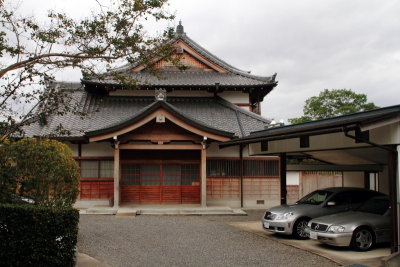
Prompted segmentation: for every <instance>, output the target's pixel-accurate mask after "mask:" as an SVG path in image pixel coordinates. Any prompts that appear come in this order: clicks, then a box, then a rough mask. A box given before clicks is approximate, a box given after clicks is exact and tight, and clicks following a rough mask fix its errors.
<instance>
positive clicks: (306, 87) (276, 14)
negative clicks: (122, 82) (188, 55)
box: [22, 0, 400, 120]
mask: <svg viewBox="0 0 400 267" xmlns="http://www.w3.org/2000/svg"><path fill="white" fill-rule="evenodd" d="M103 1H104V0H103ZM22 2H23V8H25V9H26V10H29V12H35V14H36V15H37V14H39V15H40V14H42V13H41V12H43V11H45V10H47V9H49V8H53V9H61V10H64V11H66V12H67V13H74V14H75V15H76V16H84V15H86V12H87V10H88V9H89V7H90V6H91V5H93V3H95V1H94V0H79V1H78V0H69V1H67V0H35V1H34V0H24V1H22ZM169 10H170V11H172V12H174V11H175V13H176V20H175V21H174V22H171V23H170V24H169V25H170V26H176V25H177V24H178V21H179V20H182V24H183V26H184V29H185V32H186V33H187V35H188V36H189V37H190V38H192V39H193V40H195V41H196V42H197V43H199V44H200V45H202V46H203V47H205V48H206V49H208V50H209V51H210V52H212V53H213V54H215V55H216V56H218V57H220V58H221V59H223V60H225V61H226V62H228V63H230V64H231V65H233V66H235V67H237V68H239V69H243V70H248V71H251V72H252V73H253V74H257V75H262V76H270V75H272V74H274V73H275V72H276V73H277V80H278V81H279V83H278V86H277V87H275V89H274V90H273V91H272V92H271V93H270V94H269V95H267V96H266V98H265V100H264V102H263V105H262V115H263V116H265V117H268V118H274V119H276V120H280V119H285V120H286V119H288V118H293V117H297V116H300V115H301V114H302V109H303V105H304V101H305V100H306V99H307V98H309V97H311V96H314V95H318V94H319V92H320V91H321V90H323V89H325V88H327V89H342V88H346V89H353V90H354V91H356V92H357V93H364V94H367V96H368V100H369V101H372V102H374V103H375V104H376V105H378V106H381V107H384V106H390V105H396V104H400V101H399V95H400V93H399V91H400V90H399V89H400V1H398V0H384V1H382V0H323V1H321V0H301V1H298V0H279V1H278V0H249V1H243V0H197V1H195V0H170V7H169ZM59 78H60V79H62V80H75V81H78V80H79V78H80V77H79V76H73V75H72V76H71V75H69V74H68V75H63V74H60V76H59Z"/></svg>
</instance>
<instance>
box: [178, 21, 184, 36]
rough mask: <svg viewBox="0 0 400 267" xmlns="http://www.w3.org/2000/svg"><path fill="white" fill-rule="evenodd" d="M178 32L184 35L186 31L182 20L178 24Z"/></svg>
mask: <svg viewBox="0 0 400 267" xmlns="http://www.w3.org/2000/svg"><path fill="white" fill-rule="evenodd" d="M176 33H177V34H178V36H179V35H184V34H185V32H184V30H183V26H182V20H180V21H179V25H178V26H176Z"/></svg>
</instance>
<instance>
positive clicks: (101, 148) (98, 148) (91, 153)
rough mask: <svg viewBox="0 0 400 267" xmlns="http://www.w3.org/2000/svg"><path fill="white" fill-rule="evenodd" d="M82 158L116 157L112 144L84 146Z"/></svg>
mask: <svg viewBox="0 0 400 267" xmlns="http://www.w3.org/2000/svg"><path fill="white" fill-rule="evenodd" d="M82 157H114V149H113V148H112V147H111V144H110V143H107V142H105V143H89V144H82Z"/></svg>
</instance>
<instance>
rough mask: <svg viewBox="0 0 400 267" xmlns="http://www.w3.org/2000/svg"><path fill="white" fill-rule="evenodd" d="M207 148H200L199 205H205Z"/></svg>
mask: <svg viewBox="0 0 400 267" xmlns="http://www.w3.org/2000/svg"><path fill="white" fill-rule="evenodd" d="M206 151H207V150H205V149H202V150H201V206H202V207H206V206H207V152H206Z"/></svg>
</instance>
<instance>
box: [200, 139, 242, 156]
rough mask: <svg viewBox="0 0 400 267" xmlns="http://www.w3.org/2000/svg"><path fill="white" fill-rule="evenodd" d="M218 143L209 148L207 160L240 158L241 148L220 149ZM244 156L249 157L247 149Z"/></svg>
mask: <svg viewBox="0 0 400 267" xmlns="http://www.w3.org/2000/svg"><path fill="white" fill-rule="evenodd" d="M218 145H219V143H218V142H213V143H211V144H210V146H209V147H208V148H207V158H214V157H215V158H236V157H239V156H240V155H239V154H240V152H239V146H232V147H227V148H223V149H220V148H219V146H218ZM243 156H244V157H245V156H248V154H247V149H243Z"/></svg>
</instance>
